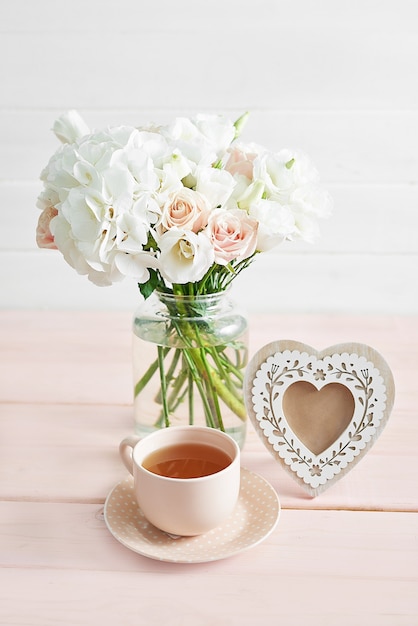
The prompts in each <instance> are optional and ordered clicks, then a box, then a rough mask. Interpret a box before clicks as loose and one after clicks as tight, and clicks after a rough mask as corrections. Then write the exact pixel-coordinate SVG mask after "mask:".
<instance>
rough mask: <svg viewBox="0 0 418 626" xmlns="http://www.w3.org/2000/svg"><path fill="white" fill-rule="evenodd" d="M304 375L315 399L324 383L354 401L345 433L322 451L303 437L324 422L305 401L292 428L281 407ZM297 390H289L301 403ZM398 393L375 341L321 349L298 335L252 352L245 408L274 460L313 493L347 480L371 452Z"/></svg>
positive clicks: (307, 437) (331, 417)
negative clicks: (310, 413)
mask: <svg viewBox="0 0 418 626" xmlns="http://www.w3.org/2000/svg"><path fill="white" fill-rule="evenodd" d="M301 381H304V382H305V383H309V384H310V385H313V387H314V388H315V389H314V391H315V390H317V391H318V392H319V393H318V398H319V395H320V392H321V390H323V389H324V388H325V387H326V386H327V385H330V384H331V383H338V385H334V387H339V386H340V385H342V386H343V387H345V388H346V389H348V390H349V392H350V394H349V395H350V398H351V403H352V406H353V407H354V409H353V410H352V409H350V413H351V412H352V415H351V419H350V417H349V418H348V423H347V424H345V425H344V427H343V430H342V432H339V433H338V434H337V435H336V436H335V439H332V441H331V442H330V445H328V444H327V445H326V448H325V449H321V450H316V451H315V452H313V451H312V449H310V448H309V447H308V446H307V445H306V442H309V441H311V440H312V431H313V429H315V428H316V429H317V430H318V429H319V430H322V429H323V425H322V424H323V422H319V421H318V422H317V424H316V425H315V420H314V419H311V418H310V416H307V415H306V411H308V413H309V405H308V408H307V409H306V402H305V408H304V413H302V411H301V414H300V415H301V417H300V418H299V419H298V429H295V428H294V426H295V424H294V423H293V422H292V423H290V414H289V413H286V410H288V409H286V410H285V409H284V399H285V398H286V392H287V391H288V390H289V388H290V387H291V386H292V385H294V384H295V383H297V382H301ZM297 389H298V388H297V387H296V386H295V387H293V388H292V396H293V397H294V398H295V400H294V402H296V404H297V397H298V394H297ZM295 390H296V394H295ZM300 391H302V389H300ZM289 395H290V394H289ZM301 395H302V394H301ZM343 395H344V394H343ZM343 395H342V396H341V398H343ZM347 395H348V394H347V393H346V392H345V397H347ZM394 395H395V387H394V381H393V376H392V372H391V371H390V368H389V366H388V365H387V363H386V361H385V360H384V359H383V357H382V356H381V355H380V354H379V353H378V352H376V351H375V350H373V348H371V347H370V346H366V345H365V344H358V343H350V344H339V345H336V346H331V347H330V348H327V349H325V350H322V351H317V350H315V349H314V348H312V347H310V346H307V345H306V344H303V343H299V342H296V341H290V340H284V341H275V342H273V343H270V344H268V345H267V346H264V348H262V349H261V350H259V351H258V352H257V353H256V354H255V355H254V357H253V358H252V360H251V361H250V363H249V365H248V367H247V372H246V378H245V400H246V406H247V411H248V414H249V417H250V419H251V421H252V423H253V425H254V427H255V429H256V431H257V433H258V434H259V436H260V438H261V440H262V441H263V443H264V444H265V446H266V447H267V449H268V450H269V451H270V453H271V454H272V455H273V456H274V457H275V459H276V460H278V461H279V462H281V464H282V465H283V467H284V468H285V469H286V470H287V471H288V472H289V473H290V474H291V476H292V477H293V478H294V479H295V480H296V481H297V482H299V484H300V485H302V487H303V488H304V489H305V490H306V491H308V493H309V494H310V495H312V496H316V495H318V494H319V493H321V492H322V491H323V490H324V489H326V488H328V487H329V486H330V485H331V484H332V483H334V482H335V481H336V480H338V479H340V478H342V476H344V475H345V474H346V473H347V472H348V471H349V470H350V469H352V467H354V465H355V464H356V463H357V462H358V461H359V460H360V459H361V458H362V457H363V456H364V455H365V454H366V452H368V450H369V449H370V447H371V446H372V444H373V443H374V442H375V441H376V439H377V438H378V436H379V435H380V434H381V432H382V430H383V428H384V427H385V425H386V422H387V420H388V418H389V415H390V412H391V410H392V406H393V402H394ZM313 398H315V394H314V396H313ZM341 402H343V399H341ZM344 402H346V400H344ZM286 406H288V404H286ZM337 408H341V409H342V410H343V409H344V410H345V409H346V407H342V406H341V407H338V406H337ZM318 410H319V411H320V410H321V409H318ZM322 410H323V409H322ZM313 415H314V412H313ZM292 419H293V418H292ZM315 419H317V418H316V417H315ZM328 419H329V422H330V427H331V431H332V429H333V428H334V430H335V424H332V423H331V422H333V421H334V416H333V415H330V417H329V418H328ZM292 424H293V425H292ZM318 424H319V426H318ZM295 431H297V432H295ZM320 434H321V433H319V435H320ZM310 445H311V447H313V446H312V444H310Z"/></svg>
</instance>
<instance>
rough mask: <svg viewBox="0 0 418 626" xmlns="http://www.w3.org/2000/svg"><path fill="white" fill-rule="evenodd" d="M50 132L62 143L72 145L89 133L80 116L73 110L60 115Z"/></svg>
mask: <svg viewBox="0 0 418 626" xmlns="http://www.w3.org/2000/svg"><path fill="white" fill-rule="evenodd" d="M52 130H53V131H54V133H55V134H56V136H57V137H58V139H59V140H60V141H62V143H74V142H76V141H78V140H79V139H81V137H83V136H84V135H87V134H88V133H89V132H90V129H89V127H88V126H87V124H86V123H85V121H84V120H83V118H82V117H81V115H79V113H77V111H74V110H71V111H67V113H64V114H63V115H61V116H60V117H59V118H58V119H57V120H56V121H55V123H54V126H53V127H52Z"/></svg>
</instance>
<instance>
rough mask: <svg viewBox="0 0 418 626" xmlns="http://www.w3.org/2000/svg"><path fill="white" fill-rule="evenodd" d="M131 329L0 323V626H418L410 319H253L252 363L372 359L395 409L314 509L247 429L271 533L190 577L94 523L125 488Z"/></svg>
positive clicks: (189, 568) (109, 318)
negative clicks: (275, 516)
mask: <svg viewBox="0 0 418 626" xmlns="http://www.w3.org/2000/svg"><path fill="white" fill-rule="evenodd" d="M130 320H131V315H130V314H128V313H126V312H123V313H109V312H108V313H98V312H84V313H81V312H65V311H62V312H52V311H37V312H36V311H32V312H31V311H3V312H0V626H15V625H17V626H48V625H49V624H51V625H54V626H58V625H68V626H87V625H88V626H90V625H95V624H101V625H104V626H106V625H107V624H109V626H110V625H112V626H113V624H115V623H121V624H123V625H124V626H125V625H126V626H130V625H132V626H133V625H134V624H138V623H146V624H150V625H151V626H153V625H155V626H163V625H164V624H167V623H170V624H174V626H212V625H213V624H216V625H217V626H218V624H219V625H220V626H235V625H237V626H238V624H239V625H243V626H247V625H248V626H253V624H255V623H258V622H259V621H260V620H262V623H263V624H264V625H265V626H276V625H277V623H280V622H281V621H283V623H293V624H302V623H309V624H312V626H332V625H333V624H335V623H336V621H337V622H338V624H341V625H342V626H349V625H351V624H353V623H355V624H358V625H359V626H366V624H367V626H395V625H396V626H415V624H416V623H418V597H417V594H416V589H417V584H418V553H417V549H418V546H417V542H416V537H417V533H418V498H417V489H416V485H417V482H418V470H417V464H416V445H417V441H418V421H417V419H416V406H417V404H418V389H417V387H416V376H417V364H416V354H417V352H418V324H417V318H416V317H412V316H410V317H408V316H405V317H402V316H389V317H387V316H380V317H368V316H355V317H351V316H349V315H345V316H333V315H322V316H320V315H318V316H309V315H304V316H291V315H289V316H286V315H283V316H270V315H262V316H255V317H254V318H253V319H252V323H251V328H252V331H251V346H252V347H251V352H252V353H254V352H255V350H257V349H258V348H259V347H261V346H262V345H264V344H265V343H267V342H269V341H273V340H277V339H278V338H279V337H288V338H289V337H290V338H295V339H298V340H300V341H304V342H305V343H309V344H311V345H313V346H314V347H317V348H323V347H326V346H327V345H332V344H334V343H339V342H342V341H349V340H351V339H353V340H356V341H360V342H364V343H368V344H369V345H372V346H373V347H375V349H378V350H379V351H380V352H381V354H383V355H384V357H385V358H386V360H387V361H388V363H389V364H390V366H391V368H392V371H393V373H394V376H395V382H396V384H397V395H396V400H395V406H394V410H393V414H392V416H391V418H390V419H389V422H388V425H387V427H386V429H385V430H384V432H383V434H382V435H381V437H380V438H379V440H378V441H377V442H376V444H375V445H374V447H373V448H372V449H371V451H370V452H369V454H368V455H367V456H366V457H365V458H364V459H363V460H362V461H361V462H360V463H359V464H358V465H357V466H356V467H355V468H354V469H353V470H352V471H351V472H349V473H348V474H347V476H345V477H344V478H343V479H342V480H341V481H339V482H337V483H336V484H335V485H333V486H331V487H330V488H329V489H328V490H327V491H325V492H324V493H322V494H321V495H320V496H318V497H317V498H310V497H309V496H307V494H306V493H305V492H304V491H302V490H301V488H300V487H299V485H297V484H296V482H295V481H294V480H292V479H291V477H290V476H288V474H287V473H285V472H284V470H283V469H282V468H281V467H280V465H279V464H278V463H277V462H275V461H274V460H273V458H272V457H270V455H269V454H268V453H267V452H266V450H265V449H264V446H263V445H262V443H261V441H260V440H259V439H258V437H257V436H256V433H255V432H254V430H253V429H252V427H251V426H250V427H249V432H248V438H247V442H246V445H245V448H244V450H243V455H242V464H243V465H244V466H245V467H248V468H249V469H251V470H252V471H255V472H257V473H259V474H260V475H262V476H263V477H264V478H265V479H266V480H268V481H269V482H270V483H271V484H272V485H273V487H274V488H275V489H276V491H277V492H278V494H279V497H280V500H281V504H282V512H281V517H280V521H279V524H278V526H277V528H276V529H275V530H274V532H273V533H272V534H271V535H270V536H269V537H268V538H267V539H266V540H265V541H263V542H262V543H261V544H259V545H258V546H255V547H253V548H252V549H250V550H248V551H245V552H243V553H241V554H239V555H236V556H235V557H232V558H229V559H225V560H221V561H217V562H213V563H202V564H194V565H187V564H183V565H180V564H173V563H165V562H158V561H153V560H150V559H147V558H145V557H142V556H139V555H137V554H135V553H133V552H131V551H130V550H128V549H126V548H125V547H124V546H122V545H121V544H120V543H118V542H117V541H116V539H114V538H113V537H112V535H111V534H110V532H109V531H108V529H107V528H106V525H105V522H104V520H103V503H104V500H105V498H106V496H107V494H108V493H109V491H110V489H111V488H112V487H113V486H114V485H115V484H116V483H117V482H118V481H119V480H121V479H123V478H124V477H125V476H126V470H125V468H124V467H123V465H122V463H121V461H120V459H119V455H118V443H119V441H120V439H121V438H122V437H124V436H125V435H126V434H128V433H129V432H131V429H132V405H131V398H130V391H131V383H130V373H131V366H130V363H131V362H130ZM279 329H280V334H278V333H279ZM23 600H24V601H23ZM141 620H143V622H141Z"/></svg>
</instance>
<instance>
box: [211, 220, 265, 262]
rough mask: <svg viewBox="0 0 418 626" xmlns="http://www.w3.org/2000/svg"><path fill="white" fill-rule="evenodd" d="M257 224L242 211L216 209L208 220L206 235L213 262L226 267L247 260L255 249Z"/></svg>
mask: <svg viewBox="0 0 418 626" xmlns="http://www.w3.org/2000/svg"><path fill="white" fill-rule="evenodd" d="M257 228H258V222H257V221H256V220H255V219H253V218H252V217H250V216H249V215H248V213H247V212H246V211H244V210H242V209H230V210H225V209H216V210H215V211H213V212H212V213H211V215H210V218H209V223H208V235H209V238H210V240H211V243H212V246H213V249H214V252H215V262H216V263H219V265H227V264H228V263H230V262H231V261H234V260H238V261H241V260H243V259H247V258H248V257H250V256H251V255H252V254H253V253H254V252H255V249H256V245H257Z"/></svg>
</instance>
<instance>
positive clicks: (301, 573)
mask: <svg viewBox="0 0 418 626" xmlns="http://www.w3.org/2000/svg"><path fill="white" fill-rule="evenodd" d="M0 511H1V516H0V519H1V523H0V524H1V531H2V532H1V550H0V555H1V557H0V565H1V569H0V600H1V601H0V624H1V625H2V626H10V625H14V624H16V625H17V624H19V625H27V624H30V625H31V626H45V625H46V624H54V625H57V624H67V625H69V626H77V625H79V624H115V623H123V624H124V625H125V624H126V625H127V626H129V625H130V624H132V625H133V624H138V623H146V624H156V625H157V624H158V625H162V624H167V623H170V624H175V625H177V626H192V625H193V626H196V624H198V625H199V626H205V625H207V626H209V625H211V626H212V625H213V624H220V625H224V626H227V625H228V626H230V625H235V624H236V625H238V624H244V625H249V626H250V625H252V624H255V623H257V622H258V621H260V620H262V623H263V624H265V625H266V626H275V625H276V624H277V623H280V622H282V621H283V622H284V623H294V624H302V623H304V622H305V621H306V622H309V623H311V624H318V625H321V626H323V625H329V626H331V625H332V624H334V623H335V621H336V620H337V621H338V623H339V624H342V625H344V626H348V625H350V624H353V623H355V624H358V625H359V626H365V625H366V624H374V625H382V626H383V625H385V626H394V625H395V624H396V626H398V625H400V626H402V625H405V626H412V625H413V624H415V623H416V621H415V619H416V617H417V614H418V613H417V611H418V600H417V596H416V579H417V575H418V571H417V567H418V565H417V564H418V553H417V545H416V541H415V538H416V532H417V524H416V516H415V515H411V514H407V513H379V512H377V513H367V512H364V513H360V514H359V513H353V512H339V511H314V512H312V511H287V510H285V511H283V513H282V517H281V520H280V522H279V525H278V526H277V529H276V530H275V532H274V533H273V535H271V536H270V537H269V538H268V539H267V540H266V541H265V542H263V543H262V544H260V545H259V546H256V547H254V548H252V549H251V550H249V551H247V552H244V553H242V554H239V555H237V556H235V557H233V558H231V559H226V560H222V561H218V562H214V563H209V564H208V563H206V564H195V565H188V564H185V565H178V564H172V563H163V562H157V561H152V560H150V559H146V558H144V557H141V556H139V555H136V554H134V553H132V552H130V551H128V550H127V549H126V548H124V547H123V546H121V545H120V544H119V543H118V542H116V540H115V539H114V538H113V537H112V536H111V535H110V534H109V533H108V531H107V529H106V528H105V524H104V522H103V521H102V520H101V519H100V508H99V507H98V506H96V505H75V504H72V505H69V504H67V505H63V504H44V503H43V504H36V505H35V504H33V503H30V504H29V503H3V504H2V505H1V506H0ZM22 590H24V602H23V601H22Z"/></svg>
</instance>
